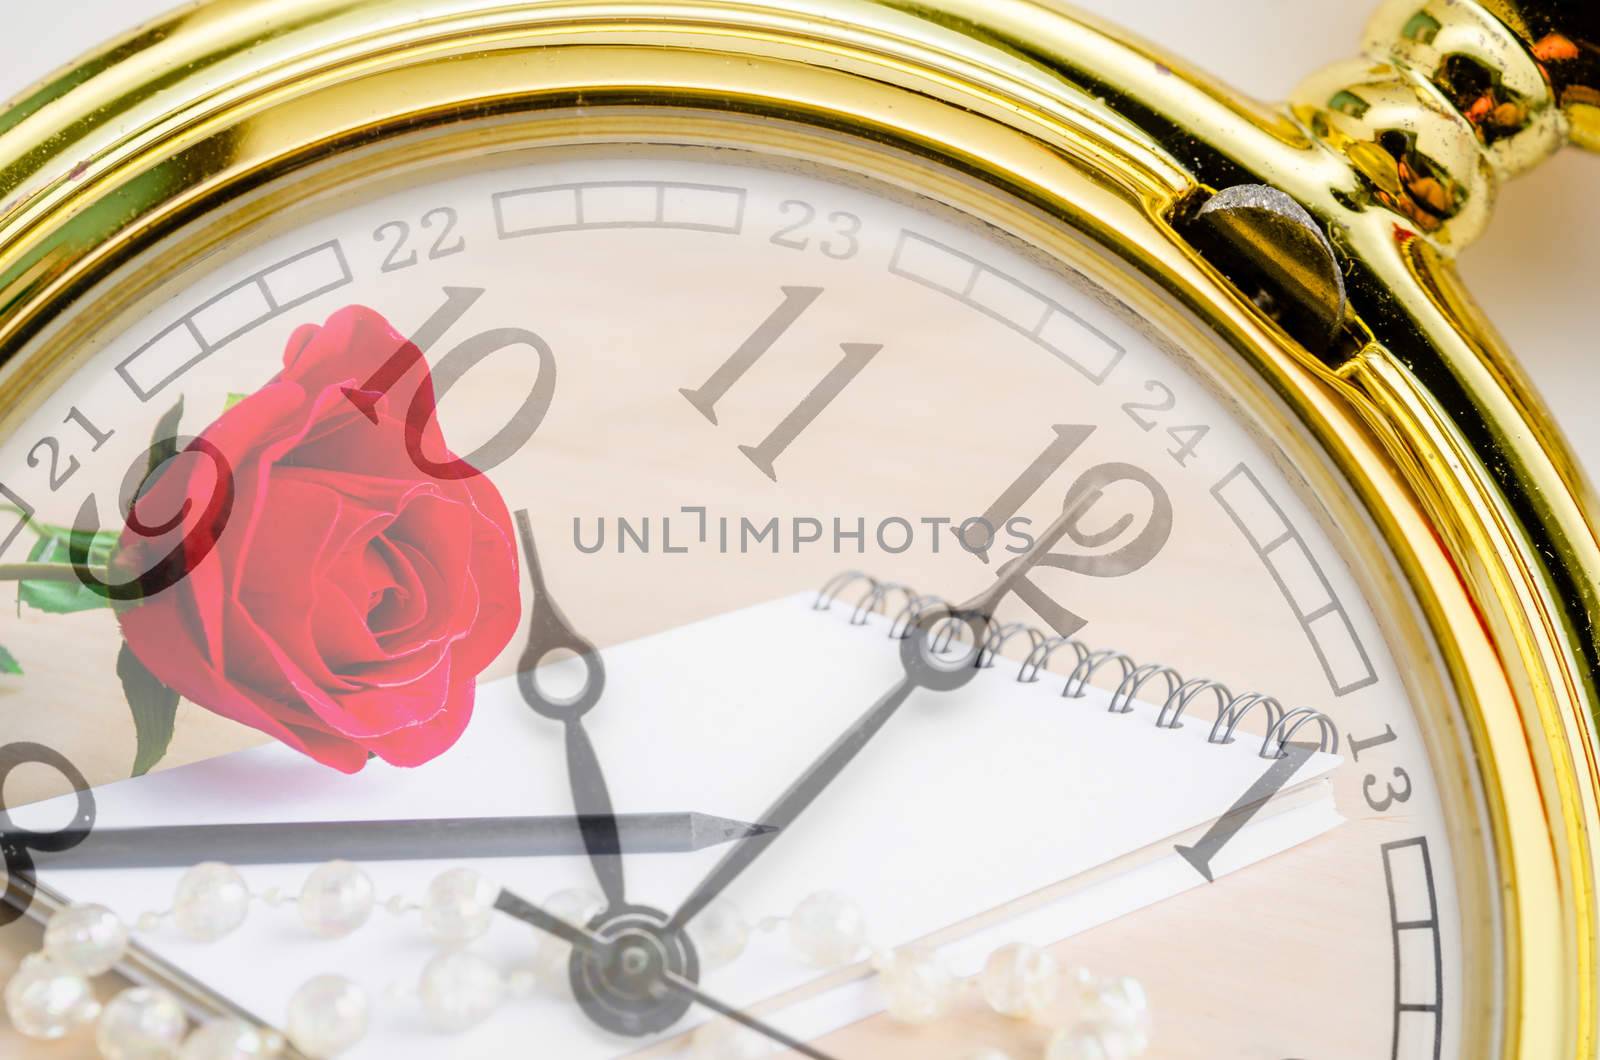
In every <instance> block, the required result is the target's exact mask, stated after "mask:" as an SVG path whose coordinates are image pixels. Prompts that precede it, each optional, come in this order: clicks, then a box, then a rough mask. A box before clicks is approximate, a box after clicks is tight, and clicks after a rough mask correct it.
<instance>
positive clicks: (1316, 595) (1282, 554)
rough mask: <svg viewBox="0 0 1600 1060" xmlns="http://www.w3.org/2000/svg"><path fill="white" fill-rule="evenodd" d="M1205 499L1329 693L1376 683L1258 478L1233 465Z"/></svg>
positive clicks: (1329, 589)
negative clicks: (1284, 614)
mask: <svg viewBox="0 0 1600 1060" xmlns="http://www.w3.org/2000/svg"><path fill="white" fill-rule="evenodd" d="M1211 495H1212V496H1213V497H1215V498H1216V499H1217V503H1218V504H1220V505H1222V510H1223V511H1225V512H1227V513H1228V517H1229V518H1231V519H1232V520H1233V523H1234V525H1235V526H1237V527H1238V528H1239V532H1240V533H1242V534H1243V535H1244V536H1245V539H1246V540H1247V541H1248V542H1249V543H1250V547H1251V548H1252V549H1253V550H1254V551H1255V554H1256V555H1257V556H1259V557H1260V559H1261V562H1262V564H1263V565H1265V566H1266V568H1267V573H1268V574H1270V575H1272V580H1273V581H1274V582H1276V583H1277V586H1278V591H1279V592H1280V593H1282V594H1283V598H1284V600H1285V601H1286V602H1287V603H1288V605H1289V609H1290V610H1291V611H1292V612H1293V613H1294V617H1295V620H1296V621H1298V622H1299V624H1300V628H1301V629H1302V630H1304V631H1305V635H1306V638H1307V639H1308V640H1309V641H1310V642H1311V649H1312V651H1314V652H1316V654H1317V661H1318V662H1320V663H1321V664H1322V671H1323V674H1324V675H1325V676H1326V677H1327V679H1328V684H1329V686H1330V687H1331V688H1332V689H1333V694H1334V695H1336V696H1342V695H1345V694H1347V693H1350V692H1354V691H1356V690H1357V689H1361V688H1366V687H1367V686H1368V685H1370V684H1372V683H1374V682H1375V681H1377V680H1378V676H1377V674H1376V673H1375V672H1374V671H1373V669H1372V660H1371V659H1369V658H1368V657H1367V650H1366V648H1364V647H1363V646H1362V644H1361V640H1360V638H1359V637H1357V636H1356V631H1355V626H1354V625H1352V624H1351V622H1350V615H1349V614H1348V613H1347V612H1346V611H1345V608H1344V605H1343V604H1342V603H1340V602H1339V598H1338V596H1337V595H1335V593H1334V591H1333V586H1332V585H1330V584H1329V582H1328V578H1327V575H1325V574H1324V573H1323V572H1322V567H1321V566H1320V565H1318V563H1317V560H1316V557H1314V556H1313V555H1312V554H1311V549H1310V548H1309V547H1308V546H1307V545H1306V542H1305V538H1303V537H1301V536H1300V532H1299V531H1298V530H1296V529H1295V528H1294V527H1293V526H1292V525H1290V523H1289V520H1288V518H1287V517H1286V516H1285V515H1284V514H1283V510H1282V509H1280V508H1279V507H1278V504H1277V502H1276V501H1274V500H1273V499H1272V497H1271V495H1269V494H1268V493H1267V491H1266V488H1265V487H1264V486H1262V485H1261V482H1260V480H1259V479H1257V478H1256V477H1255V475H1254V474H1253V473H1252V472H1251V470H1250V469H1249V468H1248V467H1246V466H1245V465H1244V464H1236V465H1234V467H1233V470H1231V471H1229V472H1228V473H1227V474H1226V475H1224V476H1222V478H1221V479H1220V480H1218V482H1217V484H1216V485H1215V486H1212V487H1211Z"/></svg>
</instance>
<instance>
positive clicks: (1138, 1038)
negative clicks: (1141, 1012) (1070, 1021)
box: [1044, 1022, 1149, 1060]
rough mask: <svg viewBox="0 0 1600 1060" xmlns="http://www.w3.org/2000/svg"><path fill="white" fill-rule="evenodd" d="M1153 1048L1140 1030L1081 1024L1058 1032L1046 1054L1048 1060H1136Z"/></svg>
mask: <svg viewBox="0 0 1600 1060" xmlns="http://www.w3.org/2000/svg"><path fill="white" fill-rule="evenodd" d="M1148 1047H1149V1039H1147V1038H1146V1037H1145V1036H1144V1035H1143V1034H1141V1033H1139V1032H1137V1031H1130V1030H1128V1029H1126V1028H1123V1027H1116V1026H1112V1025H1110V1024H1105V1023H1094V1022H1089V1023H1077V1024H1074V1025H1073V1026H1071V1027H1069V1028H1067V1029H1066V1030H1064V1031H1058V1032H1057V1033H1056V1034H1055V1036H1054V1037H1052V1038H1051V1039H1050V1044H1049V1046H1048V1047H1046V1049H1045V1051H1044V1060H1134V1057H1137V1056H1140V1055H1142V1054H1143V1053H1144V1051H1145V1049H1146V1048H1148Z"/></svg>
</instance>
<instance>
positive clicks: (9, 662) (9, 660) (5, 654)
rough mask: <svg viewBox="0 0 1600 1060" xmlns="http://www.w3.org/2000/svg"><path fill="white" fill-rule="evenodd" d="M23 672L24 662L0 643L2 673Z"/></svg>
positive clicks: (0, 669)
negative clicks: (18, 659)
mask: <svg viewBox="0 0 1600 1060" xmlns="http://www.w3.org/2000/svg"><path fill="white" fill-rule="evenodd" d="M21 672H22V664H21V663H19V662H17V657H16V656H15V655H12V654H11V653H10V652H9V651H7V650H6V649H5V647H4V646H3V645H0V674H20V673H21Z"/></svg>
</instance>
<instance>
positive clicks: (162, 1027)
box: [94, 986, 189, 1060]
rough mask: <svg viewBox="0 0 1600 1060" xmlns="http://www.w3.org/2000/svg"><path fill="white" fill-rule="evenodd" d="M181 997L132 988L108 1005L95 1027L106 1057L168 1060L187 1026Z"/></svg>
mask: <svg viewBox="0 0 1600 1060" xmlns="http://www.w3.org/2000/svg"><path fill="white" fill-rule="evenodd" d="M188 1022H189V1021H188V1020H187V1019H186V1018H185V1017H184V1015H183V1006H182V1005H179V1004H178V999H177V998H175V997H173V996H172V995H171V994H169V993H167V992H166V991H165V990H160V989H157V988H155V987H149V986H135V987H129V988H128V989H127V990H124V991H123V992H122V993H120V994H118V995H117V996H116V997H114V998H112V999H111V1003H110V1004H108V1005H106V1007H105V1011H104V1012H102V1013H100V1024H99V1026H98V1027H96V1028H95V1035H94V1040H95V1044H96V1045H98V1046H99V1047H100V1055H101V1056H103V1057H105V1060H166V1058H169V1057H171V1056H172V1055H173V1053H175V1052H177V1050H178V1044H179V1043H180V1042H182V1041H183V1032H184V1031H185V1030H187V1029H188Z"/></svg>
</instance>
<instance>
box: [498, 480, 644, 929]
mask: <svg viewBox="0 0 1600 1060" xmlns="http://www.w3.org/2000/svg"><path fill="white" fill-rule="evenodd" d="M516 518H517V532H518V534H519V535H520V536H521V538H522V551H523V554H524V555H525V556H526V557H527V560H528V577H529V580H530V581H531V582H532V583H533V609H532V613H531V614H530V616H529V623H528V646H527V648H525V649H524V650H523V652H522V659H521V662H520V664H519V665H518V667H517V688H518V689H519V690H520V691H521V692H522V698H523V699H524V700H526V701H527V704H528V706H530V707H532V708H533V709H534V710H535V711H536V712H538V713H539V714H540V715H542V716H544V717H546V718H549V719H551V720H552V721H559V722H560V723H561V724H562V725H563V726H565V727H566V730H567V778H568V780H569V781H570V782H571V785H572V803H573V809H574V810H576V811H577V813H578V815H579V817H580V819H581V820H582V822H583V826H582V832H583V843H584V847H585V848H586V849H587V851H588V853H589V861H590V864H592V865H593V866H594V875H595V879H596V880H597V881H598V882H599V884H600V890H601V891H603V892H604V893H605V896H606V902H607V903H608V904H609V905H610V906H611V907H612V908H617V907H620V906H622V905H624V904H626V899H625V886H624V881H623V873H622V859H621V857H620V855H619V854H618V851H619V850H621V847H622V844H621V840H620V838H619V836H618V831H617V818H616V812H615V810H614V809H613V808H612V805H611V792H610V790H609V789H608V788H607V787H606V779H605V774H604V772H602V770H601V769H600V758H599V756H598V755H597V754H596V753H595V749H594V742H593V741H592V740H590V739H589V734H588V732H587V731H586V730H585V729H584V727H583V716H584V714H586V713H588V711H589V710H590V708H592V707H593V706H594V705H595V704H596V703H598V702H599V701H600V694H601V692H603V691H604V690H605V685H606V668H605V663H604V662H602V661H601V658H600V653H599V652H598V651H596V650H595V646H594V643H593V642H592V641H590V640H588V639H587V638H585V637H583V636H581V635H579V633H578V632H577V631H576V630H575V629H573V628H572V624H571V623H570V622H568V621H567V617H566V615H564V614H563V613H562V611H561V608H560V606H559V605H557V604H556V602H555V598H554V597H552V596H551V595H550V590H549V588H548V587H547V586H546V584H545V579H544V570H543V568H541V567H540V566H539V550H538V548H537V547H536V546H535V544H534V541H533V523H532V520H530V519H529V518H528V511H527V509H526V508H522V509H518V511H517V514H516ZM562 650H566V651H570V652H572V653H573V654H575V655H577V656H578V658H579V659H580V660H581V661H582V662H583V665H584V681H583V687H582V688H580V689H579V690H578V691H577V692H576V693H574V694H572V695H570V696H553V695H551V694H549V693H548V692H546V691H545V690H544V689H542V688H540V687H539V680H538V669H539V666H540V664H541V663H543V662H544V661H545V660H547V659H548V658H549V657H550V656H551V655H552V654H554V653H556V652H558V651H562Z"/></svg>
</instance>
